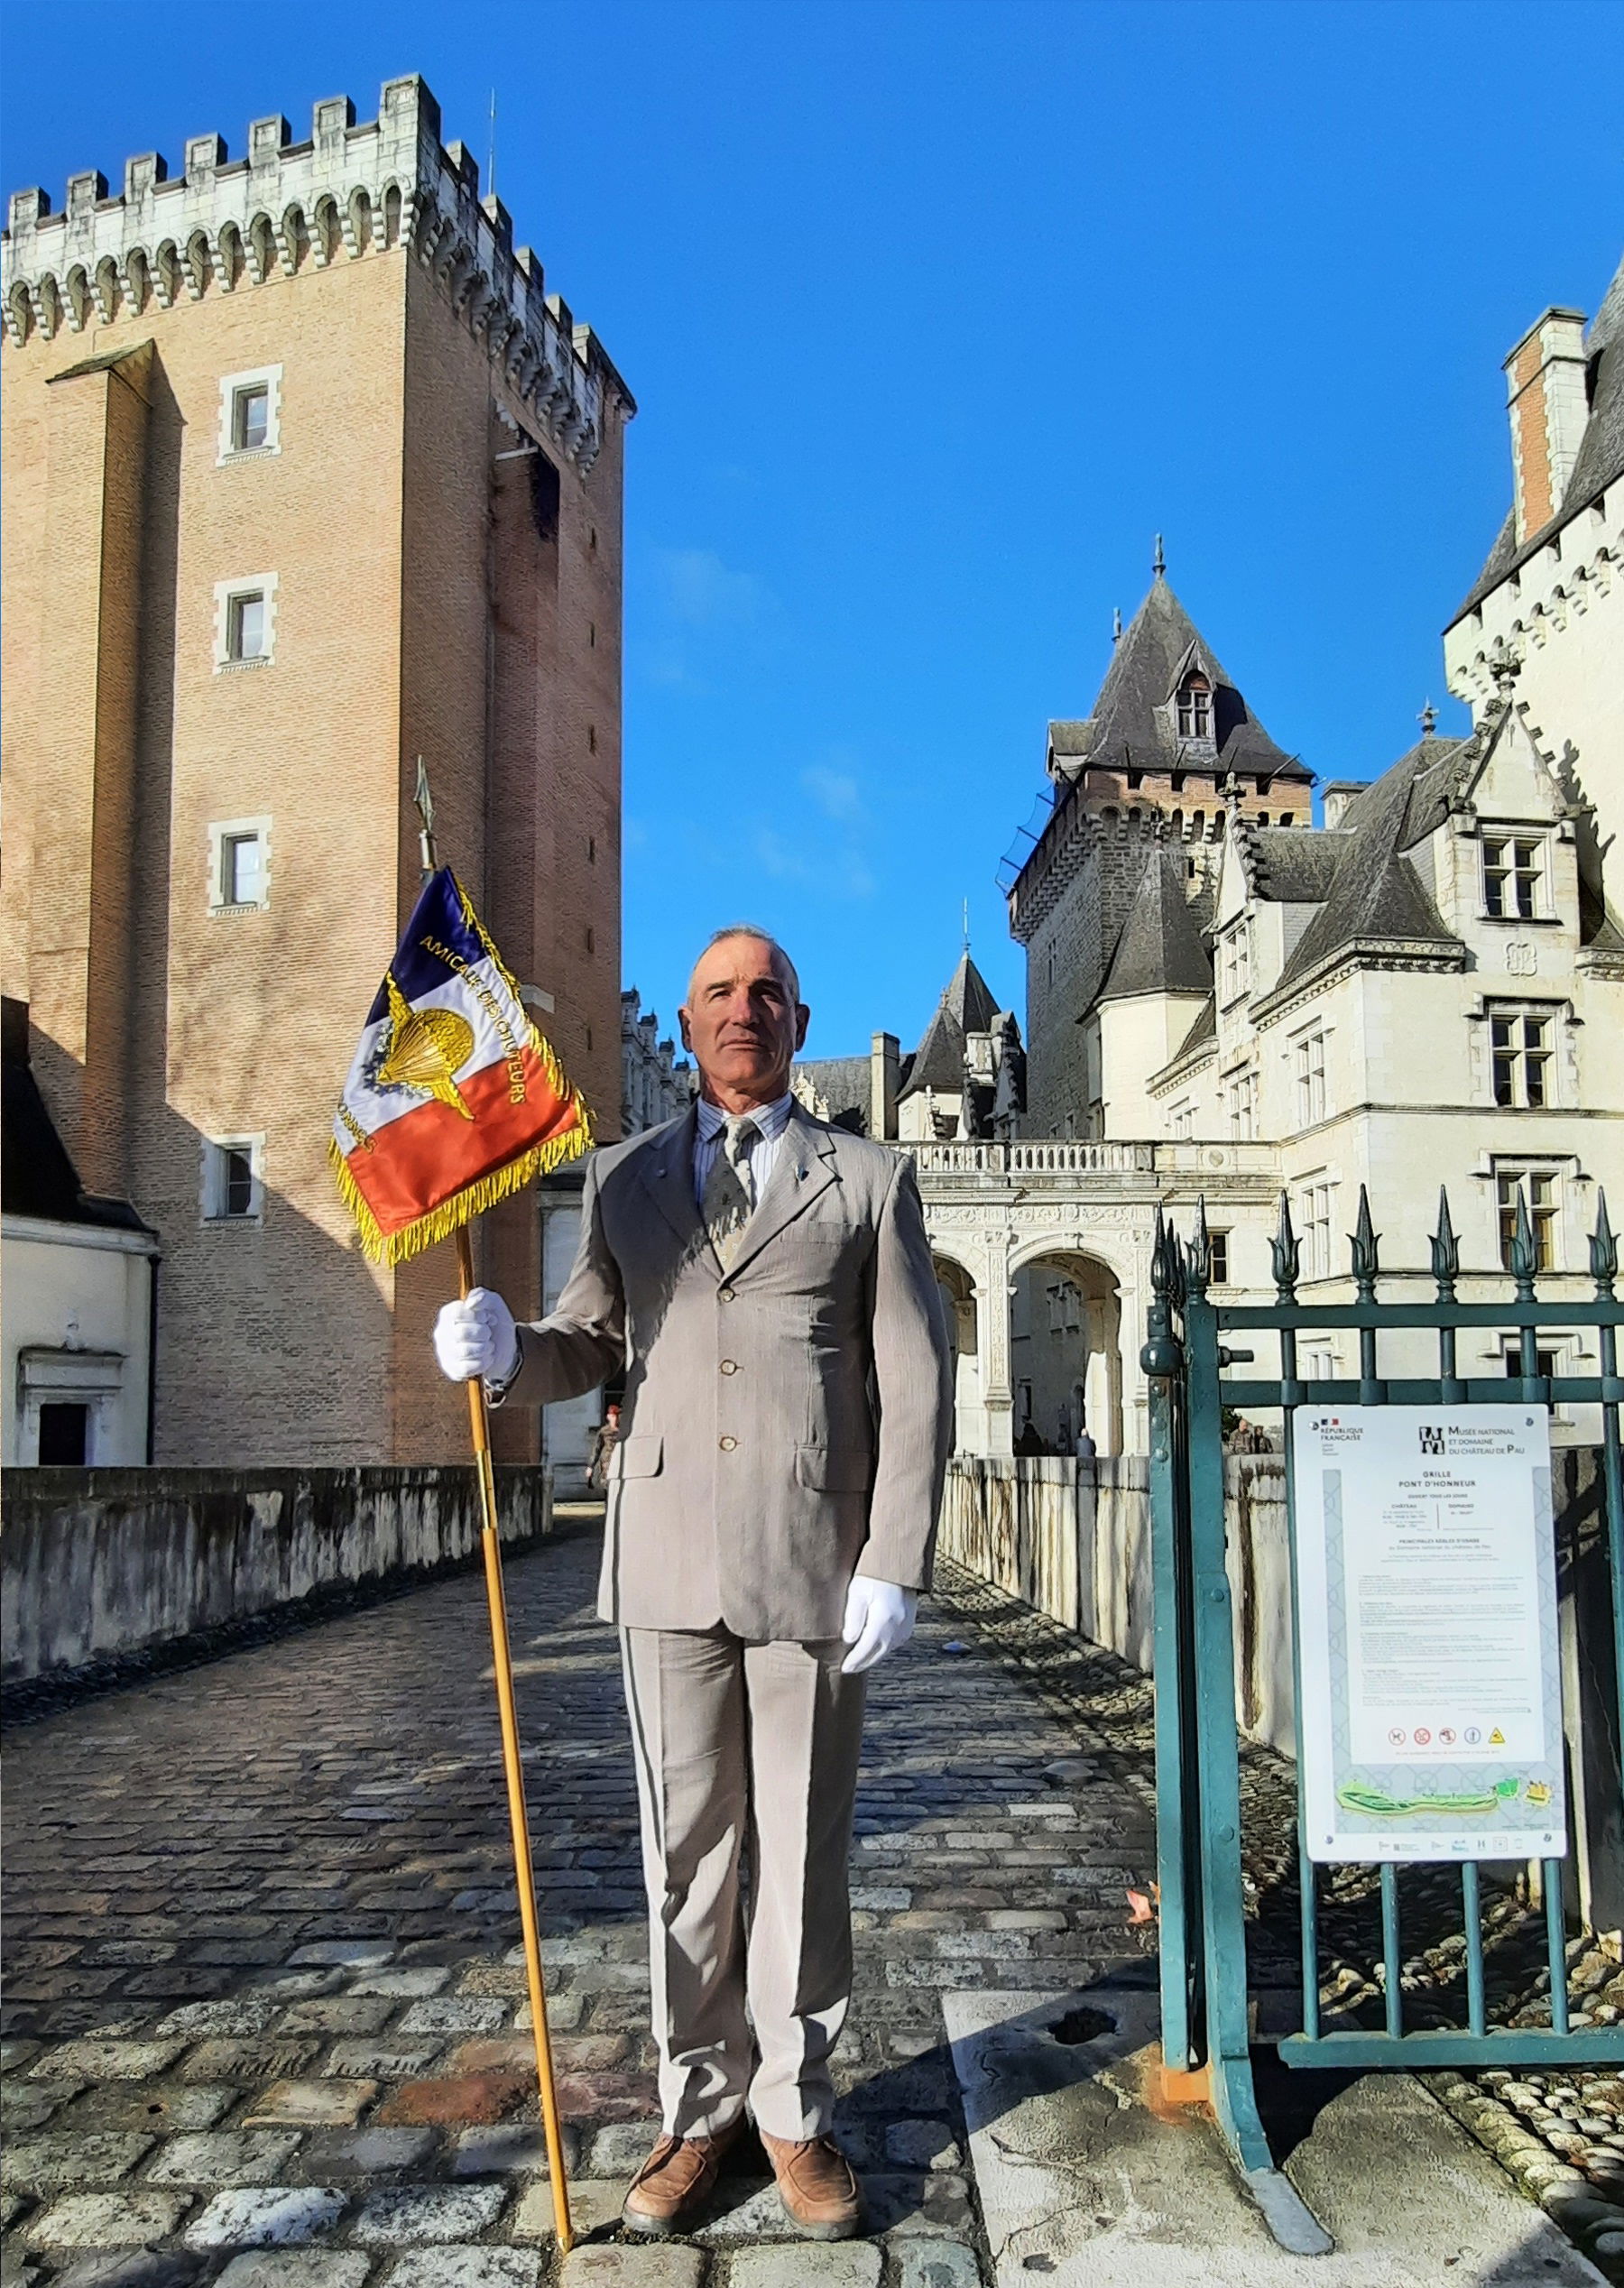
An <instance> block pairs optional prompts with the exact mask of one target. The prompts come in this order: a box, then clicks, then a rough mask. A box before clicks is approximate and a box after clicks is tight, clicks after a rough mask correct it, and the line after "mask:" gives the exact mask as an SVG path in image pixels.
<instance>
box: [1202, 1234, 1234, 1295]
mask: <svg viewBox="0 0 1624 2288" xmlns="http://www.w3.org/2000/svg"><path fill="white" fill-rule="evenodd" d="M1229 1243H1230V1235H1229V1233H1228V1232H1208V1233H1207V1247H1208V1250H1210V1252H1209V1256H1208V1268H1207V1284H1208V1286H1209V1287H1228V1285H1229V1283H1230V1253H1229Z"/></svg>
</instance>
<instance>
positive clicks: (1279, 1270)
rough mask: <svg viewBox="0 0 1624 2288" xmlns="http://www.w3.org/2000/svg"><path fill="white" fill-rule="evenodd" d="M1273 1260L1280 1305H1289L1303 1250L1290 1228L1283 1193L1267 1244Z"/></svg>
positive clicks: (1293, 1293)
mask: <svg viewBox="0 0 1624 2288" xmlns="http://www.w3.org/2000/svg"><path fill="white" fill-rule="evenodd" d="M1269 1254H1270V1256H1271V1257H1272V1258H1273V1266H1274V1283H1275V1287H1276V1290H1277V1292H1278V1296H1279V1299H1280V1301H1281V1302H1282V1303H1290V1302H1291V1301H1293V1300H1294V1298H1295V1296H1296V1283H1297V1269H1298V1267H1299V1265H1300V1263H1301V1261H1302V1254H1303V1250H1302V1248H1301V1246H1300V1244H1299V1243H1298V1241H1297V1239H1296V1234H1295V1232H1293V1231H1292V1228H1291V1202H1290V1201H1289V1200H1288V1199H1287V1196H1286V1195H1285V1193H1284V1192H1282V1193H1281V1195H1280V1221H1279V1225H1278V1229H1277V1231H1276V1232H1275V1236H1274V1238H1273V1239H1272V1240H1271V1241H1269Z"/></svg>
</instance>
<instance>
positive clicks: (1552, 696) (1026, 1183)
mask: <svg viewBox="0 0 1624 2288" xmlns="http://www.w3.org/2000/svg"><path fill="white" fill-rule="evenodd" d="M1508 374H1509V395H1510V411H1511V424H1512V443H1513V470H1514V484H1515V496H1514V503H1513V507H1512V511H1511V512H1510V514H1509V517H1508V520H1507V523H1506V527H1505V530H1503V531H1502V533H1501V535H1500V538H1499V541H1498V542H1497V544H1496V547H1495V549H1494V551H1493V552H1492V554H1491V555H1490V559H1489V562H1488V563H1487V565H1486V566H1485V567H1484V570H1483V572H1482V574H1481V577H1480V578H1479V580H1478V581H1477V583H1476V584H1475V586H1473V588H1472V592H1471V593H1470V595H1468V597H1467V600H1466V602H1465V604H1463V606H1462V607H1461V609H1460V611H1459V612H1458V614H1456V616H1455V618H1454V619H1453V622H1452V623H1451V625H1450V627H1449V629H1448V631H1447V632H1446V634H1445V637H1444V658H1445V664H1446V671H1447V674H1448V678H1449V682H1450V687H1451V688H1452V689H1453V690H1454V691H1456V692H1457V693H1458V694H1459V695H1460V696H1461V697H1463V698H1465V699H1467V700H1469V701H1470V703H1471V705H1472V714H1473V726H1472V733H1471V735H1470V736H1469V737H1467V738H1464V739H1453V738H1441V737H1439V736H1438V735H1437V733H1436V730H1435V720H1434V719H1433V718H1432V716H1431V715H1430V711H1428V712H1426V713H1425V714H1424V716H1423V735H1422V737H1421V738H1420V740H1419V741H1418V742H1416V743H1413V744H1411V745H1410V746H1409V747H1408V748H1407V752H1405V753H1404V754H1402V755H1401V756H1400V757H1399V759H1398V761H1396V762H1394V763H1392V764H1391V765H1390V766H1389V767H1388V768H1387V769H1386V770H1382V771H1381V772H1379V774H1378V775H1376V776H1374V777H1373V778H1372V779H1371V780H1370V782H1369V783H1363V782H1361V783H1359V784H1352V783H1346V784H1333V785H1330V786H1327V787H1326V788H1324V790H1323V791H1324V814H1323V824H1322V825H1321V826H1315V825H1314V824H1313V820H1312V810H1311V803H1310V789H1311V783H1312V781H1311V777H1310V773H1309V771H1308V770H1307V769H1306V767H1305V765H1304V764H1303V763H1302V762H1301V761H1299V760H1298V759H1297V758H1296V757H1294V756H1291V755H1289V754H1287V753H1286V752H1284V751H1283V750H1281V749H1280V748H1279V747H1278V746H1277V745H1276V744H1275V743H1274V742H1273V741H1272V740H1271V739H1270V738H1269V735H1268V733H1265V732H1264V731H1263V729H1262V727H1261V725H1260V724H1259V722H1258V720H1257V718H1256V715H1255V714H1254V713H1253V711H1252V709H1251V707H1250V705H1249V704H1248V701H1247V700H1246V698H1245V697H1243V696H1242V694H1241V690H1240V689H1239V687H1237V685H1236V684H1235V683H1234V681H1233V680H1232V678H1230V676H1229V675H1228V674H1227V673H1226V671H1225V670H1224V669H1223V667H1222V666H1221V665H1220V664H1219V662H1218V661H1217V660H1216V659H1215V658H1214V657H1213V653H1212V650H1211V649H1210V647H1209V646H1208V645H1207V644H1206V643H1205V641H1204V639H1203V638H1202V636H1201V634H1200V632H1199V631H1198V630H1197V629H1196V627H1195V624H1194V623H1193V622H1192V621H1191V620H1190V618H1189V615H1188V614H1186V612H1185V610H1184V608H1183V606H1182V605H1181V604H1179V602H1178V600H1177V598H1176V596H1175V595H1174V594H1173V591H1172V589H1171V587H1170V586H1169V585H1168V583H1167V578H1166V574H1165V567H1164V566H1163V564H1162V561H1161V550H1160V545H1159V543H1158V549H1157V565H1156V571H1155V577H1154V580H1153V584H1152V586H1151V589H1150V592H1149V595H1148V596H1147V598H1146V600H1145V603H1144V604H1143V606H1142V607H1141V609H1140V612H1139V614H1137V615H1136V617H1135V619H1134V621H1133V623H1132V624H1131V625H1130V627H1129V628H1128V630H1127V631H1126V632H1122V633H1120V634H1119V638H1118V641H1117V643H1116V646H1115V650H1114V654H1113V657H1112V663H1111V669H1110V672H1109V673H1108V675H1107V676H1106V678H1105V681H1104V684H1103V687H1102V688H1101V692H1100V696H1099V698H1098V700H1097V701H1096V703H1095V706H1094V708H1093V713H1092V714H1091V715H1089V716H1088V717H1087V718H1086V719H1085V720H1083V721H1075V720H1070V721H1062V722H1057V723H1055V724H1051V726H1050V730H1049V737H1048V748H1047V769H1048V780H1049V787H1048V793H1047V797H1046V798H1045V800H1044V802H1043V804H1042V805H1041V807H1040V810H1039V813H1038V816H1037V817H1036V818H1035V819H1034V821H1033V824H1032V826H1031V827H1030V828H1029V830H1028V832H1027V833H1026V835H1024V836H1023V839H1022V843H1021V844H1020V847H1019V849H1018V852H1017V854H1016V856H1015V858H1014V860H1013V861H1012V863H1010V869H1009V873H1008V876H1007V888H1008V894H1009V903H1010V926H1011V928H1012V930H1013V933H1014V935H1015V936H1016V937H1017V938H1018V940H1019V941H1020V943H1021V944H1022V945H1023V946H1025V947H1026V950H1027V955H1028V977H1029V992H1028V1025H1027V1043H1026V1053H1027V1112H1026V1113H1025V1115H1024V1117H1023V1118H1022V1119H1021V1120H1020V1121H1019V1122H1018V1123H1017V1124H1016V1132H1015V1133H1014V1134H1013V1135H1010V1134H1008V1133H1005V1134H1000V1133H999V1132H997V1131H996V1130H995V1128H994V1126H993V1124H992V1122H990V1121H981V1122H972V1123H970V1124H968V1125H966V1126H965V1128H964V1130H963V1132H962V1133H961V1134H960V1135H959V1136H957V1137H956V1138H954V1139H938V1140H936V1141H923V1140H922V1141H920V1142H918V1144H916V1145H915V1147H914V1149H915V1151H916V1156H917V1158H918V1167H919V1175H920V1185H921V1190H922V1192H923V1195H924V1198H925V1203H926V1213H927V1221H928V1223H929V1226H930V1231H931V1237H932V1243H933V1246H934V1248H935V1250H936V1253H937V1267H938V1273H939V1276H940V1278H941V1281H942V1285H943V1288H944V1293H945V1296H946V1300H947V1303H948V1305H949V1311H950V1317H951V1321H952V1324H953V1325H954V1328H955V1337H956V1347H957V1358H958V1366H957V1375H958V1433H957V1435H958V1442H959V1444H960V1446H961V1447H962V1448H963V1449H964V1450H967V1451H971V1452H981V1453H1008V1452H1010V1449H1011V1446H1012V1445H1014V1444H1017V1443H1018V1442H1020V1443H1021V1444H1031V1443H1034V1442H1036V1443H1040V1444H1042V1445H1043V1446H1044V1447H1047V1449H1048V1450H1049V1451H1061V1452H1064V1451H1066V1450H1068V1448H1069V1447H1070V1446H1071V1445H1072V1444H1074V1443H1075V1438H1076V1435H1077V1434H1078V1432H1079V1430H1082V1429H1085V1430H1086V1431H1087V1433H1088V1435H1090V1436H1091V1437H1092V1438H1093V1440H1094V1441H1095V1442H1096V1444H1097V1445H1098V1448H1099V1450H1100V1451H1101V1452H1104V1453H1110V1452H1114V1451H1123V1450H1125V1451H1135V1450H1140V1451H1142V1450H1143V1448H1144V1446H1145V1444H1146V1393H1145V1385H1144V1379H1143V1377H1142V1375H1141V1373H1140V1368H1139V1349H1140V1342H1141V1340H1142V1334H1143V1327H1144V1320H1145V1311H1146V1307H1147V1305H1148V1302H1149V1259H1150V1249H1151V1243H1152V1238H1153V1233H1154V1228H1155V1219H1156V1215H1157V1213H1158V1209H1162V1210H1164V1211H1166V1212H1168V1213H1171V1214H1172V1215H1173V1216H1174V1218H1175V1220H1176V1222H1177V1223H1178V1224H1179V1225H1180V1227H1181V1228H1182V1229H1184V1230H1185V1231H1186V1232H1187V1231H1188V1229H1189V1223H1190V1219H1191V1217H1192V1215H1193V1213H1194V1211H1195V1202H1196V1199H1197V1197H1198V1196H1199V1197H1201V1198H1202V1199H1204V1203H1205V1210H1206V1214H1207V1219H1208V1223H1209V1227H1210V1229H1211V1232H1212V1233H1213V1247H1214V1262H1213V1287H1214V1291H1215V1292H1217V1293H1218V1294H1220V1295H1226V1296H1232V1297H1233V1298H1234V1299H1235V1300H1237V1301H1239V1300H1242V1299H1246V1298H1251V1299H1258V1300H1269V1299H1272V1294H1273V1287H1272V1280H1271V1276H1270V1258H1269V1241H1270V1240H1271V1238H1272V1237H1273V1234H1274V1231H1275V1227H1276V1221H1277V1217H1278V1202H1279V1197H1280V1195H1281V1194H1282V1193H1284V1194H1285V1195H1286V1196H1287V1200H1288V1201H1289V1203H1290V1205H1291V1210H1292V1214H1293V1218H1294V1221H1295V1224H1296V1232H1297V1235H1298V1238H1299V1240H1300V1241H1301V1243H1302V1250H1303V1260H1302V1269H1303V1286H1302V1290H1301V1291H1302V1293H1303V1295H1304V1296H1305V1299H1306V1300H1308V1301H1315V1300H1326V1301H1330V1300H1336V1301H1340V1300H1342V1299H1343V1298H1344V1297H1346V1296H1350V1295H1351V1294H1352V1283H1351V1279H1350V1278H1349V1250H1348V1235H1349V1234H1350V1233H1351V1232H1352V1230H1353V1226H1354V1221H1355V1217H1356V1213H1357V1208H1358V1201H1359V1195H1360V1188H1361V1186H1366V1187H1367V1188H1368V1192H1369V1196H1370V1204H1371V1206H1372V1210H1373V1212H1374V1214H1375V1218H1376V1222H1377V1225H1378V1228H1379V1232H1380V1236H1381V1250H1382V1252H1381V1259H1382V1262H1383V1264H1384V1265H1386V1266H1389V1267H1391V1268H1392V1269H1394V1270H1396V1271H1408V1272H1410V1273H1412V1274H1415V1273H1416V1272H1417V1271H1418V1269H1419V1267H1423V1266H1425V1265H1426V1263H1427V1262H1428V1259H1429V1244H1428V1243H1429V1239H1430V1235H1431V1233H1432V1232H1433V1230H1434V1228H1435V1220H1436V1213H1437V1203H1438V1193H1439V1187H1440V1186H1441V1185H1444V1186H1447V1189H1448V1194H1449V1200H1450V1206H1451V1212H1452V1215H1453V1225H1454V1230H1455V1233H1456V1235H1457V1237H1458V1240H1459V1243H1460V1253H1461V1262H1462V1265H1463V1275H1462V1278H1461V1282H1460V1292H1461V1294H1462V1296H1463V1299H1466V1300H1473V1301H1476V1300H1490V1299H1492V1298H1493V1297H1495V1296H1500V1295H1503V1294H1504V1293H1505V1292H1506V1287H1505V1282H1504V1278H1503V1277H1502V1276H1499V1274H1500V1273H1501V1271H1502V1270H1503V1267H1504V1266H1505V1265H1506V1264H1507V1262H1508V1260H1509V1245H1510V1239H1511V1234H1512V1232H1513V1230H1514V1228H1515V1225H1516V1221H1517V1215H1518V1206H1519V1203H1520V1205H1521V1208H1522V1210H1523V1211H1524V1212H1525V1213H1527V1217H1528V1221H1529V1225H1530V1228H1531V1232H1532V1236H1533V1239H1534V1243H1535V1248H1536V1257H1537V1259H1538V1264H1539V1275H1540V1287H1541V1292H1542V1294H1545V1295H1546V1296H1552V1297H1555V1298H1560V1297H1562V1296H1573V1299H1574V1300H1575V1301H1579V1300H1582V1299H1584V1298H1586V1297H1588V1296H1589V1294H1590V1292H1591V1287H1590V1280H1589V1275H1588V1250H1587V1237H1588V1234H1589V1232H1590V1231H1591V1230H1592V1226H1593V1224H1594V1222H1595V1217H1596V1212H1597V1205H1598V1201H1599V1198H1600V1195H1601V1192H1602V1191H1603V1190H1604V1189H1605V1190H1607V1191H1608V1192H1609V1193H1610V1197H1611V1199H1612V1201H1613V1203H1614V1211H1613V1212H1614V1219H1615V1222H1616V1220H1617V1213H1618V1203H1619V1201H1620V1200H1621V1199H1624V1063H1621V1062H1620V1060H1619V1056H1618V1053H1617V1046H1616V1044H1617V1040H1618V1038H1619V1029H1620V1026H1621V1024H1624V927H1621V926H1620V925H1621V924H1624V881H1620V879H1619V858H1618V854H1617V852H1618V837H1619V833H1620V830H1621V829H1624V697H1621V691H1624V686H1621V684H1620V678H1619V660H1621V659H1624V577H1621V575H1624V272H1620V274H1619V278H1618V279H1616V280H1615V281H1614V282H1613V284H1612V287H1611V289H1610V291H1609V293H1608V295H1607V297H1606V300H1605V301H1604V302H1603V304H1602V307H1601V310H1600V311H1599V313H1598V315H1597V317H1596V318H1595V320H1594V322H1593V323H1592V325H1591V326H1590V327H1589V328H1588V329H1587V328H1585V326H1584V323H1583V321H1582V318H1580V317H1579V316H1578V315H1577V314H1576V313H1573V312H1571V311H1563V310H1555V311H1548V312H1547V313H1546V315H1545V317H1544V318H1541V319H1540V320H1539V321H1538V323H1537V324H1536V326H1535V327H1534V328H1532V329H1531V330H1530V332H1529V334H1528V335H1527V337H1525V339H1524V340H1523V341H1522V342H1521V343H1520V344H1518V347H1517V348H1516V349H1515V350H1514V351H1513V352H1512V354H1511V356H1510V358H1509V360H1508ZM1424 1284H1425V1285H1426V1291H1427V1292H1430V1285H1429V1283H1424ZM1423 1340H1424V1339H1423V1338H1416V1342H1417V1343H1418V1344H1419V1343H1421V1342H1423ZM1338 1342H1344V1343H1345V1342H1346V1338H1345V1337H1341V1338H1333V1337H1330V1336H1326V1337H1324V1338H1316V1339H1312V1340H1309V1339H1305V1340H1304V1341H1303V1342H1301V1343H1300V1345H1299V1352H1298V1355H1299V1359H1300V1361H1301V1362H1302V1370H1303V1371H1304V1372H1305V1373H1306V1374H1307V1375H1310V1376H1324V1377H1327V1378H1328V1377H1331V1376H1333V1375H1339V1374H1340V1375H1346V1374H1349V1373H1352V1372H1356V1371H1357V1365H1356V1362H1355V1361H1353V1360H1352V1358H1351V1357H1349V1356H1346V1355H1343V1354H1341V1353H1340V1352H1339V1350H1338V1347H1337V1346H1338ZM1595 1344H1596V1337H1595V1334H1594V1332H1593V1330H1585V1329H1582V1328H1576V1329H1574V1330H1573V1333H1571V1334H1568V1335H1564V1337H1562V1338H1561V1340H1560V1341H1559V1342H1555V1343H1554V1344H1553V1345H1552V1346H1551V1347H1550V1349H1549V1351H1548V1352H1546V1354H1545V1355H1544V1356H1543V1357H1542V1360H1541V1371H1542V1372H1544V1373H1549V1374H1554V1375H1561V1374H1564V1373H1573V1374H1595V1373H1597V1372H1599V1371H1600V1367H1599V1361H1598V1356H1597V1352H1596V1348H1595ZM1511 1349H1512V1346H1511V1345H1510V1344H1509V1342H1508V1340H1507V1339H1506V1337H1505V1336H1503V1335H1502V1334H1500V1333H1497V1332H1496V1331H1494V1330H1492V1329H1488V1330H1483V1331H1481V1332H1474V1333H1472V1336H1471V1337H1470V1338H1468V1337H1467V1336H1465V1335H1463V1336H1462V1338H1461V1350H1462V1357H1461V1363H1460V1371H1461V1372H1462V1373H1463V1375H1466V1376H1479V1377H1494V1376H1498V1375H1499V1374H1502V1373H1505V1372H1507V1371H1508V1366H1509V1358H1510V1355H1511ZM1468 1351H1470V1353H1471V1355H1470V1356H1468V1355H1466V1354H1467V1352H1468ZM1405 1370H1406V1364H1405V1361H1402V1360H1401V1359H1399V1358H1398V1355H1397V1353H1396V1352H1395V1355H1394V1356H1393V1357H1392V1358H1391V1359H1389V1360H1387V1361H1384V1362H1383V1371H1385V1372H1400V1373H1401V1372H1403V1371H1405ZM1408 1370H1410V1371H1414V1372H1416V1373H1423V1372H1426V1370H1427V1369H1426V1363H1425V1362H1424V1361H1423V1360H1422V1358H1421V1355H1420V1352H1419V1350H1417V1351H1416V1357H1415V1359H1414V1361H1413V1363H1412V1364H1411V1365H1410V1366H1409V1369H1408ZM1582 1411H1583V1410H1579V1409H1570V1410H1569V1411H1568V1412H1567V1413H1566V1414H1564V1412H1563V1410H1562V1409H1560V1408H1559V1409H1558V1410H1557V1412H1556V1414H1555V1419H1554V1435H1555V1436H1556V1437H1557V1438H1558V1439H1561V1438H1564V1437H1567V1438H1578V1437H1582V1436H1589V1435H1593V1434H1594V1431H1595V1427H1596V1425H1594V1424H1593V1423H1592V1422H1589V1421H1588V1420H1583V1419H1580V1418H1577V1417H1578V1416H1579V1415H1580V1414H1581V1413H1582Z"/></svg>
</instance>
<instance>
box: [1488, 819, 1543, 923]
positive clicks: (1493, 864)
mask: <svg viewBox="0 0 1624 2288" xmlns="http://www.w3.org/2000/svg"><path fill="white" fill-rule="evenodd" d="M1544 877H1545V864H1544V843H1543V838H1542V837H1541V836H1540V835H1484V836H1483V909H1484V911H1485V912H1486V913H1488V914H1490V915H1491V916H1493V917H1494V918H1496V919H1499V920H1502V921H1509V920H1518V921H1530V920H1532V919H1533V918H1534V917H1535V916H1536V914H1538V913H1539V912H1540V910H1541V898H1542V885H1543V881H1544Z"/></svg>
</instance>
